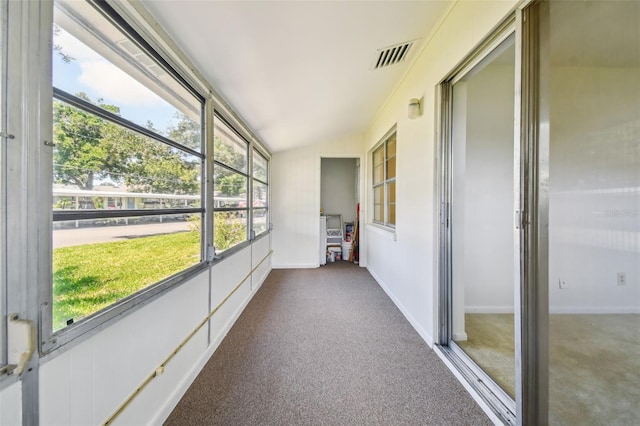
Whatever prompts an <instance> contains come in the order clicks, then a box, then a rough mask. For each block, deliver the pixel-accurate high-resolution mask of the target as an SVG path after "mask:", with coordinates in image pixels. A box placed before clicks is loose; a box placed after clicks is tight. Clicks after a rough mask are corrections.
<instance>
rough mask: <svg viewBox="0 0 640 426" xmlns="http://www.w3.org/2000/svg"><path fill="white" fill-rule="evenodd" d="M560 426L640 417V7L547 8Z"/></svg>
mask: <svg viewBox="0 0 640 426" xmlns="http://www.w3.org/2000/svg"><path fill="white" fill-rule="evenodd" d="M539 7H540V8H541V16H542V17H543V21H542V25H541V31H540V37H541V38H542V43H541V45H542V46H545V47H543V50H542V51H541V52H540V55H541V56H542V57H545V58H548V61H546V62H544V63H543V64H542V65H541V67H540V79H541V84H540V87H541V89H540V91H541V93H540V99H544V100H547V101H546V102H543V103H541V109H542V115H543V116H548V117H549V130H548V134H546V135H543V136H542V137H543V138H545V139H547V140H548V143H549V170H548V172H549V185H548V198H549V200H548V201H549V253H548V256H549V272H548V282H549V301H548V304H549V305H548V306H549V337H548V339H549V416H548V420H549V423H550V424H563V425H564V424H611V425H632V424H633V425H637V424H638V421H639V420H638V419H640V385H639V383H640V2H637V1H621V2H620V1H610V2H602V1H581V2H560V1H553V2H544V3H542V4H541V5H540V6H539Z"/></svg>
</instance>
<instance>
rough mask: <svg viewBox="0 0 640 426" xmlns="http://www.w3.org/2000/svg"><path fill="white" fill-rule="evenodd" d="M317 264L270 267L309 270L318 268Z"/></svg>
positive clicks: (274, 266)
mask: <svg viewBox="0 0 640 426" xmlns="http://www.w3.org/2000/svg"><path fill="white" fill-rule="evenodd" d="M319 267H320V264H319V263H297V264H293V263H292V264H288V263H286V264H279V265H278V264H275V265H272V268H273V269H310V268H319Z"/></svg>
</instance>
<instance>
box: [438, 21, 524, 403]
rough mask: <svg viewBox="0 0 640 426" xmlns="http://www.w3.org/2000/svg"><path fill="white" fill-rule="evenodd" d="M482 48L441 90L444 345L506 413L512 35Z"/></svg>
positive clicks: (510, 386)
mask: <svg viewBox="0 0 640 426" xmlns="http://www.w3.org/2000/svg"><path fill="white" fill-rule="evenodd" d="M487 50H488V53H485V56H484V57H483V58H482V59H481V60H480V61H477V62H476V63H475V64H472V65H470V66H469V67H468V68H467V69H463V70H462V71H461V72H459V73H458V74H457V75H454V77H453V78H452V79H451V81H450V83H448V86H447V87H448V88H449V89H448V90H449V92H448V93H449V96H450V117H451V118H450V126H449V128H450V132H451V133H450V136H449V140H448V143H447V142H445V145H447V146H446V147H445V148H444V150H445V152H446V153H447V154H448V158H445V159H444V161H445V162H448V170H447V174H448V176H447V178H446V182H447V183H446V185H448V203H449V209H450V221H451V223H450V226H449V227H448V229H447V230H446V231H445V233H446V234H447V235H446V237H445V238H446V239H447V240H448V242H449V247H448V248H447V252H448V255H449V264H448V268H447V269H448V271H447V275H448V276H449V277H450V278H449V284H448V286H449V289H450V290H449V291H450V294H451V299H450V301H448V302H446V303H449V304H450V305H449V309H450V315H451V318H450V336H449V337H450V340H449V341H448V342H446V343H447V345H448V346H449V347H450V348H451V349H452V350H454V351H455V352H456V353H457V356H458V357H460V359H461V360H463V362H465V364H466V365H468V366H470V367H469V368H470V369H471V370H473V371H475V373H474V374H476V375H477V376H478V377H479V378H480V381H481V382H482V383H484V384H485V385H486V386H487V387H488V389H489V392H490V393H492V394H494V395H496V396H497V397H498V398H499V399H500V400H501V401H503V402H504V404H505V405H507V406H509V407H510V409H512V410H513V408H514V406H515V403H514V399H515V376H516V375H515V370H516V369H515V365H516V361H515V338H514V288H515V286H516V284H517V283H516V281H515V280H514V275H515V274H514V272H515V271H517V267H518V265H516V264H515V257H514V237H515V235H514V233H515V227H514V219H513V217H514V216H513V211H514V204H515V200H514V186H515V185H514V105H515V36H514V35H513V34H511V35H510V36H508V37H506V38H505V37H504V36H503V41H501V42H499V41H497V42H495V43H494V46H492V47H491V48H488V49H487ZM447 154H445V156H447Z"/></svg>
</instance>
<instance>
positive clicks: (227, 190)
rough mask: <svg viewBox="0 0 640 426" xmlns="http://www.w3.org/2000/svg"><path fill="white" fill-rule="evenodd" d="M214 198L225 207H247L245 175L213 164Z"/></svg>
mask: <svg viewBox="0 0 640 426" xmlns="http://www.w3.org/2000/svg"><path fill="white" fill-rule="evenodd" d="M213 191H214V193H213V194H214V198H215V199H217V200H220V201H224V203H225V205H226V207H243V208H246V207H247V177H246V176H244V175H241V174H240V173H236V172H232V171H231V170H229V169H227V168H225V167H222V166H220V165H218V164H214V166H213Z"/></svg>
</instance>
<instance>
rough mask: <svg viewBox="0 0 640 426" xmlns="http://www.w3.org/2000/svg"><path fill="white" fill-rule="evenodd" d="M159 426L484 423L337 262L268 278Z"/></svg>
mask: <svg viewBox="0 0 640 426" xmlns="http://www.w3.org/2000/svg"><path fill="white" fill-rule="evenodd" d="M427 302H428V301H425V303H427ZM166 424H167V425H196V424H197V425H206V424H209V425H212V424H216V425H217V424H220V425H259V424H262V425H271V424H273V425H318V424H322V425H345V424H356V425H365V424H366V425H370V424H376V425H400V424H403V425H471V424H473V425H488V424H491V422H490V421H489V419H488V418H487V417H486V416H485V414H484V413H483V412H482V410H481V409H480V408H479V407H478V406H477V405H476V403H475V402H474V401H473V400H472V398H471V397H470V396H469V394H468V393H467V392H466V391H465V390H464V388H463V387H462V385H461V384H460V383H459V382H458V381H457V380H456V378H455V377H454V376H453V374H452V373H451V372H450V371H449V370H448V369H447V367H446V366H445V365H444V364H443V363H442V361H440V359H439V358H438V356H437V355H436V354H435V353H434V352H433V351H432V350H431V349H429V347H428V346H427V345H426V343H425V342H424V341H423V340H422V339H421V338H420V337H419V336H418V334H417V333H416V331H415V330H414V329H413V328H412V327H411V325H410V324H409V323H408V322H407V320H406V319H405V318H404V316H403V315H402V314H401V313H400V311H399V310H398V309H397V308H396V307H395V305H394V304H393V303H392V302H391V300H390V299H389V298H388V297H387V295H386V294H385V293H384V291H383V290H382V289H381V288H380V287H379V286H378V285H377V283H376V282H375V281H374V279H373V278H372V277H371V275H369V273H368V272H367V271H366V270H365V269H364V268H359V267H358V266H356V265H353V264H351V263H348V262H336V263H333V264H328V265H327V266H323V267H321V268H319V269H302V270H273V271H272V272H271V274H270V275H269V277H268V278H267V280H266V281H265V283H264V284H263V286H262V288H261V289H260V290H259V291H258V293H257V294H256V296H255V297H254V298H253V300H252V301H251V302H250V303H249V305H248V306H247V308H246V309H245V311H244V312H243V314H242V315H241V316H240V318H239V319H238V321H237V322H236V324H235V325H234V327H233V328H232V329H231V331H230V332H229V334H228V335H227V337H226V338H225V339H224V341H223V342H222V344H221V345H220V347H219V348H218V350H217V351H216V352H215V353H214V355H213V356H212V357H211V359H210V360H209V362H208V363H207V365H206V366H205V368H204V369H203V371H202V372H201V373H200V375H199V376H198V377H197V378H196V380H195V382H194V383H193V384H192V385H191V387H190V388H189V390H188V391H187V393H186V394H185V396H184V398H183V399H182V400H181V401H180V403H179V404H178V406H177V407H176V408H175V410H174V411H173V413H172V414H171V415H170V417H169V418H168V419H167V422H166Z"/></svg>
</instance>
